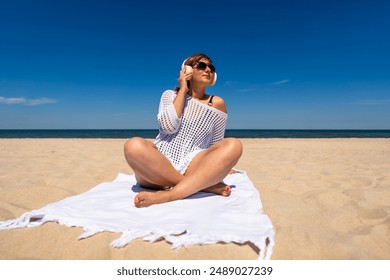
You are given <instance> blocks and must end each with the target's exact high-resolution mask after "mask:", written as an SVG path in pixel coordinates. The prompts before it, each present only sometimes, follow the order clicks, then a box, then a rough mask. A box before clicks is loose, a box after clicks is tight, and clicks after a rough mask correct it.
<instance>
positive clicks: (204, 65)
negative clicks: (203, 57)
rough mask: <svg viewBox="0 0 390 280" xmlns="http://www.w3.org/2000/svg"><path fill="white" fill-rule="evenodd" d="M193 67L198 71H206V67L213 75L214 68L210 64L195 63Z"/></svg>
mask: <svg viewBox="0 0 390 280" xmlns="http://www.w3.org/2000/svg"><path fill="white" fill-rule="evenodd" d="M195 66H196V68H197V69H199V70H206V68H207V66H208V67H209V69H210V71H211V72H212V73H215V66H214V65H212V64H206V63H204V62H201V61H199V62H197V63H196V64H195Z"/></svg>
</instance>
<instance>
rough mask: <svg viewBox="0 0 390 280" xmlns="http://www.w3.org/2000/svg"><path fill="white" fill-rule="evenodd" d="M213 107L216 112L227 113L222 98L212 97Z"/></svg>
mask: <svg viewBox="0 0 390 280" xmlns="http://www.w3.org/2000/svg"><path fill="white" fill-rule="evenodd" d="M213 107H214V108H215V109H218V110H220V111H222V112H224V113H227V110H226V104H225V100H223V98H222V97H219V96H214V98H213Z"/></svg>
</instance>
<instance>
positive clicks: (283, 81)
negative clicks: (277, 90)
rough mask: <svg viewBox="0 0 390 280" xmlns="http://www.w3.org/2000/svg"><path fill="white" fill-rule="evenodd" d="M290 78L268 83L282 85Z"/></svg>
mask: <svg viewBox="0 0 390 280" xmlns="http://www.w3.org/2000/svg"><path fill="white" fill-rule="evenodd" d="M289 81H290V80H281V81H277V82H273V83H270V85H271V86H277V85H282V84H286V83H288V82H289Z"/></svg>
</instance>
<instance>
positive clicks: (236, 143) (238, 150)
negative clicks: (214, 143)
mask: <svg viewBox="0 0 390 280" xmlns="http://www.w3.org/2000/svg"><path fill="white" fill-rule="evenodd" d="M224 141H225V145H226V149H227V153H228V154H229V155H230V156H234V157H236V158H237V159H239V158H240V157H241V155H242V152H243V145H242V143H241V141H240V140H238V139H236V138H225V139H224Z"/></svg>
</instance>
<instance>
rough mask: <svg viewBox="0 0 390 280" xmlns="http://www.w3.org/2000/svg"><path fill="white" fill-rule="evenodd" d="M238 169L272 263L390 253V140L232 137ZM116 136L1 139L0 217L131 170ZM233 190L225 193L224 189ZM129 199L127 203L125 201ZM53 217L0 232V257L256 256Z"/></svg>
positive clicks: (241, 249)
mask: <svg viewBox="0 0 390 280" xmlns="http://www.w3.org/2000/svg"><path fill="white" fill-rule="evenodd" d="M241 140H242V142H243V144H244V154H243V156H242V158H241V160H240V161H239V163H238V164H237V166H236V167H237V168H239V169H243V170H245V171H247V173H248V175H249V177H250V179H251V180H252V181H253V183H254V185H255V186H256V187H257V189H258V190H259V191H260V195H261V199H262V203H263V208H264V212H265V213H266V214H267V215H268V216H269V218H270V219H271V221H272V223H273V225H274V227H275V247H274V252H273V255H272V259H276V260H289V259H300V260H313V259H314V260H324V259H332V260H338V259H365V260H367V259H374V260H380V259H387V260H388V259H390V139H241ZM124 142H125V140H124V139H107V140H106V139H0V220H2V221H3V220H8V219H13V218H16V217H19V216H20V215H21V214H23V213H25V212H27V211H30V210H33V209H38V208H41V207H43V206H45V205H46V204H48V203H52V202H55V201H58V200H61V199H63V198H66V197H69V196H72V195H75V194H79V193H83V192H85V191H87V190H89V189H91V188H92V187H94V186H96V185H97V184H99V183H101V182H106V181H112V180H113V179H114V178H115V177H116V176H117V174H118V173H119V172H122V173H126V174H132V171H131V169H130V168H129V167H128V166H127V164H126V162H125V160H124V157H123V148H122V147H123V144H124ZM232 195H234V193H233V194H232ZM131 203H132V201H129V204H131ZM82 232H83V230H82V229H80V228H76V227H73V228H68V227H65V226H62V225H59V224H57V223H46V224H44V225H43V226H40V227H36V228H28V229H15V230H5V231H0V240H1V242H0V259H45V260H47V259H57V260H58V259H71V260H78V259H91V260H95V259H138V260H142V259H153V260H156V259H200V260H205V259H241V260H245V259H256V258H257V254H256V252H255V250H254V249H253V248H252V247H251V246H250V245H249V244H245V245H238V244H216V245H207V246H191V247H188V248H181V249H179V250H172V249H171V248H170V245H169V244H168V243H167V242H165V241H158V242H156V243H148V242H145V241H142V240H135V241H133V242H131V243H130V244H129V245H128V246H126V247H124V248H120V249H117V248H111V247H110V246H109V243H110V242H111V241H112V240H114V239H116V238H118V237H119V235H120V234H119V233H118V234H116V233H100V234H97V235H95V236H92V237H90V238H87V239H84V240H77V237H78V236H79V235H80V234H81V233H82Z"/></svg>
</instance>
